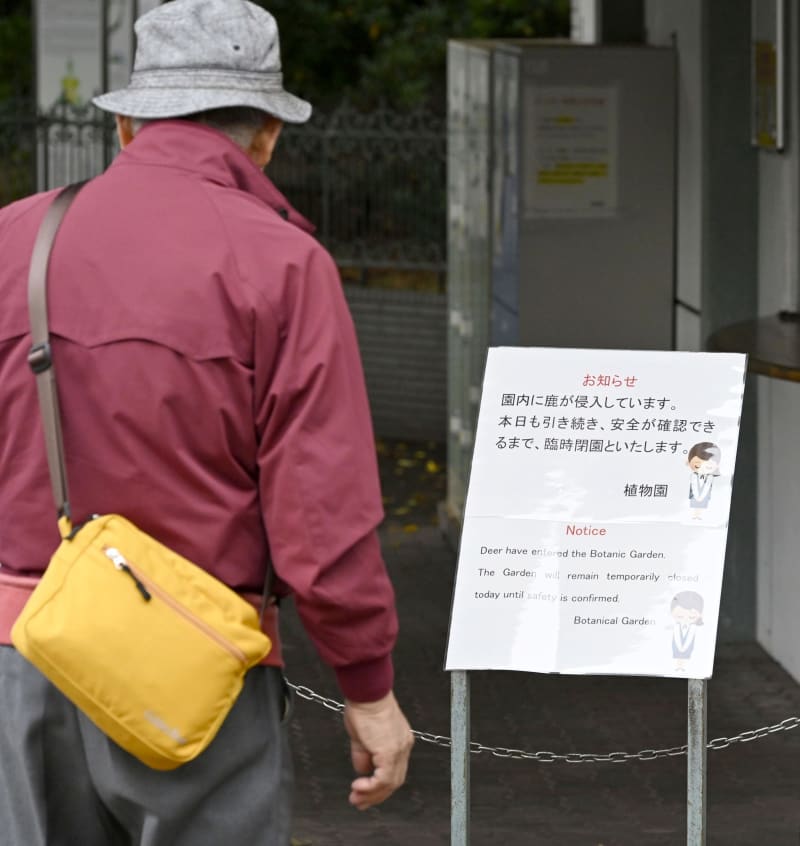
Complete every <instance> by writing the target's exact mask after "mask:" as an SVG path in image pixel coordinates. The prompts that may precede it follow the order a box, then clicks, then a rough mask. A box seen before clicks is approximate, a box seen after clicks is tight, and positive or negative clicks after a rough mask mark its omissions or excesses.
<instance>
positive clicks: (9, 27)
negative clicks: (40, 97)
mask: <svg viewBox="0 0 800 846" xmlns="http://www.w3.org/2000/svg"><path fill="white" fill-rule="evenodd" d="M32 88H33V34H32V28H31V13H30V0H0V101H2V100H7V99H9V98H12V97H29V96H30V95H31V94H32Z"/></svg>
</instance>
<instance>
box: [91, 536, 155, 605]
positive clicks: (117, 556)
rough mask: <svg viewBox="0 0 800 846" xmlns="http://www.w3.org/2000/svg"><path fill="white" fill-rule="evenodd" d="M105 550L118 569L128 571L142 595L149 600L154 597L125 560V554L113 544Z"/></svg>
mask: <svg viewBox="0 0 800 846" xmlns="http://www.w3.org/2000/svg"><path fill="white" fill-rule="evenodd" d="M103 552H105V554H106V557H107V558H110V559H111V561H113V562H114V566H115V567H116V568H117V570H121V571H122V572H123V573H127V574H128V575H129V576H130V577H131V578H132V579H133V583H134V584H135V585H136V589H137V590H138V591H139V593H140V594H141V595H142V597H143V598H144V599H145V600H146V601H147V602H149V601H150V600H151V599H152V598H153V597H152V596H151V595H150V591H149V590H148V589H147V588H146V587H145V586H144V585H143V584H142V583H141V581H139V578H138V576H137V575H136V573H134V572H133V570H132V569H131V567H130V565H129V564H128V562H127V561H126V560H125V556H124V555H123V554H122V553H121V552H120V551H119V550H118V549H117V548H116V547H113V546H107V547H104V548H103Z"/></svg>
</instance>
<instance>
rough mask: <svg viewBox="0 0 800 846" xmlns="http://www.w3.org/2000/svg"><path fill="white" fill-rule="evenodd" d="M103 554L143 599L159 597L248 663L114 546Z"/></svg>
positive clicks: (207, 625) (212, 638)
mask: <svg viewBox="0 0 800 846" xmlns="http://www.w3.org/2000/svg"><path fill="white" fill-rule="evenodd" d="M103 552H105V554H106V556H107V557H108V558H109V559H110V560H111V561H112V562H113V563H114V566H115V567H116V568H117V569H118V570H121V571H122V572H124V573H127V574H128V575H129V576H130V577H131V578H132V579H133V580H134V582H135V583H136V587H137V589H138V590H139V593H141V594H142V596H143V598H144V599H146V600H147V601H149V600H150V599H152V596H153V594H155V596H157V597H158V598H159V599H160V600H161V601H162V602H164V603H165V604H166V605H168V606H169V607H170V608H171V609H172V610H173V611H174V612H175V613H176V614H179V615H180V616H181V617H183V618H184V619H185V620H186V621H187V622H188V623H191V624H192V625H193V626H195V628H197V629H199V630H200V631H201V632H203V633H204V634H205V635H206V636H208V637H209V638H210V639H211V640H213V641H214V642H215V643H216V644H217V645H218V646H221V647H222V648H223V649H224V650H225V651H226V652H228V653H229V654H230V655H232V656H233V657H234V658H236V659H237V660H238V661H240V662H241V663H242V664H246V663H247V656H246V655H245V654H244V652H242V650H241V649H239V647H238V646H236V644H234V643H231V641H229V640H228V639H227V638H225V637H223V636H222V635H221V634H220V633H219V632H217V631H215V630H214V628H213V627H212V626H210V625H209V624H208V623H207V622H206V621H205V620H203V619H202V617H198V616H197V615H196V614H193V613H192V612H191V611H190V610H189V609H188V608H186V607H185V606H184V605H182V604H181V603H180V602H178V600H177V599H175V598H174V597H173V596H171V595H170V594H168V593H167V592H166V591H165V590H164V589H163V588H162V587H160V586H159V585H157V584H156V583H155V582H154V581H152V580H151V579H149V578H147V577H146V576H144V575H142V573H140V572H137V571H136V570H134V568H133V567H131V565H130V562H129V561H128V560H127V559H126V558H125V556H124V555H123V554H122V553H121V552H120V551H119V550H118V549H116V547H113V546H104V547H103Z"/></svg>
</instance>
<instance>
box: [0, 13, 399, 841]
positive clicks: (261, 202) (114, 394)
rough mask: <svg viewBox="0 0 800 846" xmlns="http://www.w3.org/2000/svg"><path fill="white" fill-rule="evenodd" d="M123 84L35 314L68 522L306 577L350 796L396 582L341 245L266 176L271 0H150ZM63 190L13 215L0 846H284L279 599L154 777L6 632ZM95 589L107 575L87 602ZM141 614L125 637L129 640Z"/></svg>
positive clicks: (377, 773) (28, 525)
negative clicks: (243, 670) (207, 711)
mask: <svg viewBox="0 0 800 846" xmlns="http://www.w3.org/2000/svg"><path fill="white" fill-rule="evenodd" d="M136 32H137V36H138V46H137V54H136V61H135V68H134V72H133V75H132V78H131V82H130V85H129V86H128V87H127V88H125V89H124V90H121V91H115V92H111V93H108V94H105V95H102V96H100V97H97V98H96V99H95V103H96V104H97V105H98V106H99V107H100V108H102V109H106V110H108V111H112V112H114V113H115V114H116V115H117V117H116V121H117V129H118V134H119V141H120V145H121V147H122V152H121V153H120V155H119V156H118V157H117V158H116V160H115V161H114V163H113V164H112V165H111V166H110V167H109V169H108V170H107V171H106V172H105V173H104V174H103V175H102V176H100V177H98V178H96V179H94V180H93V181H91V182H90V183H89V184H88V185H87V186H85V187H84V188H83V189H82V191H81V192H80V193H79V194H78V196H77V198H76V200H75V201H74V203H73V205H72V206H71V208H70V209H69V211H68V213H67V215H66V218H65V219H64V222H63V224H62V226H61V229H60V230H59V234H58V237H57V240H56V243H55V247H54V250H53V253H52V260H51V266H50V285H49V295H48V296H49V311H50V325H51V338H52V350H53V359H54V361H55V362H56V367H57V371H58V384H59V394H60V401H61V416H62V419H63V429H64V447H65V455H66V466H67V470H68V476H67V477H68V479H69V484H70V490H69V493H70V502H71V507H72V513H73V515H74V519H75V521H76V522H79V521H80V520H82V519H85V518H87V517H88V516H89V515H91V514H92V513H93V512H102V513H110V512H114V513H120V514H123V515H124V516H126V517H128V518H129V519H131V520H132V521H133V522H134V523H136V524H137V525H138V526H139V527H140V528H141V529H143V530H145V531H146V532H148V533H149V534H151V535H153V536H154V537H156V538H157V539H159V540H160V541H162V542H163V543H165V544H167V545H168V546H170V547H172V548H173V549H175V550H176V551H177V552H179V553H180V554H182V555H184V556H185V557H186V558H188V559H190V560H191V561H194V562H196V563H197V564H200V565H201V566H202V567H204V568H205V569H206V570H208V571H209V572H210V573H212V574H213V575H214V576H216V577H217V578H218V579H220V580H221V581H222V582H224V583H225V584H227V585H228V586H230V587H231V588H233V589H234V590H235V591H237V592H238V593H240V594H241V595H243V596H245V597H248V598H249V597H252V600H251V601H252V602H253V603H254V604H255V603H257V602H258V595H259V594H260V592H261V589H262V586H263V584H264V579H265V572H266V568H267V562H268V560H269V551H268V544H269V549H270V550H271V553H272V559H273V562H274V570H275V575H276V581H275V585H274V593H275V594H277V595H278V596H282V595H288V594H293V595H294V598H295V602H296V605H297V609H298V612H299V614H300V617H301V619H302V621H303V623H304V626H305V628H306V630H307V631H308V634H309V635H310V637H311V638H312V640H313V641H314V643H315V645H316V647H317V649H318V651H319V653H320V655H321V657H322V659H323V660H324V661H326V662H327V663H328V664H329V665H330V666H331V667H332V668H333V670H334V671H335V674H336V677H337V679H338V683H339V685H340V688H341V690H342V693H343V695H344V697H345V700H346V709H345V713H344V724H345V727H346V730H347V732H348V733H349V736H350V739H351V748H352V759H353V764H354V768H355V770H356V773H357V776H356V778H355V779H354V780H353V782H352V786H351V789H350V802H351V803H352V804H353V805H355V806H356V807H357V808H360V809H363V808H367V807H369V806H372V805H375V804H376V803H379V802H381V801H383V800H384V799H385V798H387V797H388V796H389V795H390V794H391V793H392V792H393V791H394V790H395V789H396V788H397V787H398V786H399V785H400V784H402V782H403V780H404V778H405V772H406V766H407V761H408V756H409V752H410V749H411V745H412V735H411V731H410V729H409V726H408V723H407V722H406V719H405V717H404V716H403V714H402V712H401V711H400V709H399V707H398V705H397V702H396V700H395V698H394V696H393V694H392V686H393V671H392V662H391V652H392V648H393V645H394V641H395V637H396V631H397V623H396V615H395V610H394V598H393V594H392V589H391V586H390V583H389V581H388V578H387V574H386V571H385V567H384V564H383V561H382V558H381V553H380V549H379V545H378V540H377V537H376V527H377V525H378V523H379V521H380V520H381V518H382V510H381V501H380V495H379V488H378V483H377V473H376V463H375V457H374V449H373V437H372V431H371V424H370V419H369V411H368V406H367V401H366V396H365V391H364V384H363V376H362V373H361V366H360V361H359V356H358V351H357V347H356V341H355V336H354V332H353V328H352V323H351V320H350V317H349V314H348V313H347V308H346V304H345V300H344V297H343V294H342V290H341V284H340V281H339V278H338V275H337V272H336V269H335V267H334V264H333V262H332V260H331V258H330V256H329V255H328V254H327V253H326V251H325V250H324V249H323V248H322V247H321V246H320V245H319V244H318V243H317V242H316V241H315V240H314V239H313V238H312V237H311V236H310V235H309V234H308V233H309V231H310V230H311V226H310V224H309V223H308V222H307V221H306V220H304V219H303V218H302V217H301V216H300V215H299V214H298V213H297V212H296V211H294V210H293V209H292V208H291V207H290V206H289V204H288V203H287V202H286V200H285V199H284V198H283V197H282V196H281V195H280V193H279V192H278V191H277V190H276V189H275V187H274V186H273V185H272V184H271V183H270V181H269V180H268V179H267V178H266V176H265V175H264V173H263V172H262V169H263V168H264V167H265V165H266V164H267V163H268V162H269V160H270V157H271V155H272V152H273V150H274V148H275V144H276V142H277V140H278V136H279V133H280V130H281V126H282V123H283V122H284V121H288V122H291V123H302V122H304V121H306V120H307V119H308V118H309V116H310V113H311V107H310V106H309V105H308V103H306V102H304V101H303V100H300V99H298V98H297V97H295V96H293V95H292V94H289V93H288V92H286V91H285V90H284V88H283V84H282V77H281V73H280V56H279V45H278V31H277V27H276V23H275V20H274V19H273V17H272V16H271V15H270V14H269V13H267V12H266V11H264V10H263V9H261V8H259V7H257V6H255V5H253V4H251V3H248V2H244V0H174V2H171V3H168V4H165V5H162V6H160V7H158V8H156V9H155V10H154V11H152V12H150V13H149V14H147V15H145V16H144V17H142V18H141V19H140V20H139V21H138V22H137V25H136ZM52 198H53V194H52V193H45V194H40V195H36V196H33V197H30V198H28V199H25V200H22V201H20V202H18V203H15V204H13V205H11V206H8V207H7V208H5V209H3V210H2V211H0V254H1V255H2V256H3V261H2V263H0V299H2V302H3V308H2V311H0V404H1V405H2V408H3V425H2V429H0V480H2V481H0V562H2V566H0V644H4V645H0V820H2V825H0V846H45V845H46V846H57V844H64V846H76V844H80V846H100V844H103V846H106V844H117V843H120V844H123V843H124V844H134V843H135V844H140V845H141V846H206V845H207V846H220V844H228V843H229V844H236V846H239V844H241V846H245V844H246V846H255V845H256V844H265V846H267V844H268V845H269V846H286V844H287V843H288V842H289V825H290V815H289V793H290V783H291V767H290V760H289V754H288V751H287V748H286V728H285V725H284V724H283V722H284V715H285V707H284V706H285V690H284V684H283V677H282V673H281V669H280V667H281V657H280V641H279V637H278V632H277V613H276V611H275V609H274V608H272V609H270V613H268V614H267V615H265V618H264V625H265V628H266V631H267V633H268V634H269V635H270V637H271V639H272V640H273V643H274V644H275V646H274V647H273V650H272V652H271V653H270V655H269V656H268V658H267V659H266V665H264V666H258V667H256V668H254V669H253V670H251V671H250V672H249V673H248V675H247V677H246V681H245V687H244V690H243V692H242V694H241V696H240V697H239V699H238V700H237V702H236V705H235V706H234V708H233V710H232V711H231V713H230V714H229V716H228V718H227V720H226V721H225V723H224V724H223V726H222V729H221V731H220V733H219V735H218V736H217V738H216V739H215V740H214V741H213V742H212V744H211V746H210V747H209V748H208V749H207V750H206V751H205V752H204V753H202V754H201V755H200V757H199V758H197V759H196V760H195V761H191V762H190V763H188V764H185V765H184V766H182V767H180V768H179V769H177V770H174V771H172V772H166V773H164V772H156V771H154V770H150V769H148V768H147V767H146V766H145V765H144V764H142V763H140V762H139V761H138V760H136V759H134V758H133V757H131V756H130V755H128V754H127V753H126V752H124V751H123V750H122V749H120V748H119V747H117V746H116V745H115V744H113V743H112V742H111V741H110V740H109V739H108V738H107V737H105V736H104V735H103V734H102V733H101V732H100V731H99V730H98V729H97V728H96V727H95V726H94V725H93V724H92V723H91V722H90V721H88V720H87V719H86V717H85V716H84V715H83V714H82V713H80V712H79V711H77V710H76V709H75V707H74V706H73V705H71V704H70V703H69V702H68V701H67V700H66V699H65V698H64V697H63V696H62V695H61V694H60V693H59V692H58V691H56V690H55V688H54V687H52V686H51V685H50V683H49V682H47V681H46V680H45V679H44V678H43V677H42V676H41V675H40V674H39V673H38V671H37V670H35V669H34V668H33V667H32V666H31V665H29V664H28V663H27V662H26V661H25V660H24V659H23V658H22V657H21V656H20V655H19V654H18V653H17V652H16V651H15V650H14V649H13V647H12V646H10V645H8V644H9V643H10V640H9V630H10V627H11V625H12V624H13V622H14V619H15V617H16V616H17V614H18V613H19V610H20V608H21V607H22V605H23V604H24V602H25V601H26V599H27V596H28V595H29V593H30V591H31V589H32V587H33V586H34V585H35V584H36V582H37V579H38V577H39V576H40V574H41V572H42V571H43V569H44V567H45V562H46V561H47V560H48V558H49V556H50V555H51V554H52V552H53V550H54V549H55V547H56V546H57V544H58V532H57V529H56V525H55V515H54V513H53V507H52V502H51V500H50V491H49V486H48V482H47V475H48V471H47V463H46V457H45V448H44V442H43V437H42V424H41V419H40V416H39V412H38V407H37V401H36V390H35V385H34V379H33V376H32V374H31V373H30V371H29V370H28V368H27V365H26V363H25V360H26V355H27V352H28V348H29V346H30V335H29V325H28V316H27V306H26V296H27V293H26V279H27V271H28V264H29V261H30V255H31V249H32V245H33V241H34V238H35V236H36V232H37V230H38V227H39V224H40V223H41V221H42V219H43V216H44V214H45V211H46V209H47V208H48V206H49V205H50V202H51V201H52ZM96 601H97V603H102V602H103V597H102V596H98V597H96ZM135 636H136V632H131V637H135Z"/></svg>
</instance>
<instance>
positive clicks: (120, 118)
mask: <svg viewBox="0 0 800 846" xmlns="http://www.w3.org/2000/svg"><path fill="white" fill-rule="evenodd" d="M114 120H115V121H116V124H117V138H119V146H120V149H122V150H124V149H125V148H126V147H127V146H128V144H130V143H131V141H133V120H132V119H131V118H129V117H128V116H127V115H114Z"/></svg>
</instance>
